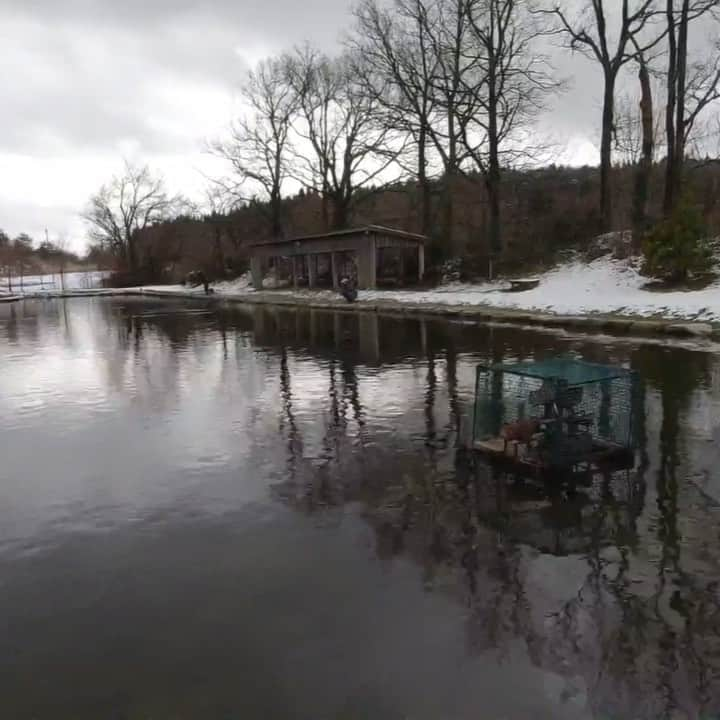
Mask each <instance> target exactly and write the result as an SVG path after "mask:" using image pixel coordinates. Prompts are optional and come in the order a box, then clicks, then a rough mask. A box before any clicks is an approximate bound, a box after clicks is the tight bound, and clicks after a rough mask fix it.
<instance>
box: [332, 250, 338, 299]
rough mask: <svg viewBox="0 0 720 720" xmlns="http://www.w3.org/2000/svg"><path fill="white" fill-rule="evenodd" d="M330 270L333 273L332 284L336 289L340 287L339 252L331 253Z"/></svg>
mask: <svg viewBox="0 0 720 720" xmlns="http://www.w3.org/2000/svg"><path fill="white" fill-rule="evenodd" d="M330 272H331V273H332V286H333V288H334V289H335V290H337V289H338V288H339V287H340V278H339V277H338V257H337V253H334V252H331V253H330Z"/></svg>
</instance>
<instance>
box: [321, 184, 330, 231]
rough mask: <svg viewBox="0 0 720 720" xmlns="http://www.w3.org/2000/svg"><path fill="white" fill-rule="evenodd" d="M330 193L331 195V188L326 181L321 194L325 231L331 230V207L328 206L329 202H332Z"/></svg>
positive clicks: (322, 218)
mask: <svg viewBox="0 0 720 720" xmlns="http://www.w3.org/2000/svg"><path fill="white" fill-rule="evenodd" d="M329 195H330V189H329V188H328V186H327V183H324V184H323V189H322V194H321V196H320V215H321V220H322V226H323V230H324V231H325V232H327V231H328V230H330V209H329V207H328V204H329V202H330V200H329Z"/></svg>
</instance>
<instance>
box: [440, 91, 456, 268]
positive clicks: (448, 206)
mask: <svg viewBox="0 0 720 720" xmlns="http://www.w3.org/2000/svg"><path fill="white" fill-rule="evenodd" d="M447 119H448V159H447V167H446V168H445V188H444V196H443V215H444V218H443V220H444V223H443V224H444V226H445V227H444V229H445V244H446V247H447V248H448V249H449V251H450V254H451V255H455V254H456V252H457V248H456V247H455V244H454V242H453V240H454V235H455V233H454V232H453V223H454V222H455V217H454V215H455V213H454V207H453V206H454V202H453V193H454V192H455V172H456V170H457V137H456V136H455V106H454V104H453V103H452V102H450V103H449V106H448V118H447Z"/></svg>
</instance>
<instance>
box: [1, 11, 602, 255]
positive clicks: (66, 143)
mask: <svg viewBox="0 0 720 720" xmlns="http://www.w3.org/2000/svg"><path fill="white" fill-rule="evenodd" d="M350 5H351V0H304V2H303V1H300V0H265V1H264V2H262V1H261V0H204V2H197V0H0V48H1V49H0V88H1V89H2V92H1V95H0V97H2V111H0V228H4V229H6V230H8V231H9V232H11V233H13V234H15V233H19V232H20V231H23V230H25V231H28V232H30V233H31V234H34V235H35V236H37V237H40V236H41V234H42V232H43V230H44V228H45V227H47V228H48V230H49V232H50V234H51V235H67V236H69V237H70V238H71V240H72V241H73V243H74V244H75V246H76V247H81V246H82V238H83V234H84V230H83V226H82V223H81V221H80V220H79V212H80V210H81V209H82V207H83V205H84V203H85V201H86V199H87V197H88V196H89V195H90V193H91V192H93V191H94V190H95V189H96V188H97V187H98V185H99V184H100V183H101V182H103V181H104V180H106V179H107V178H108V177H109V176H110V175H112V173H113V172H115V171H116V170H118V169H119V168H120V166H121V162H122V157H123V156H128V157H130V158H133V159H137V160H140V161H142V162H148V163H149V164H150V165H152V166H153V167H155V168H158V169H160V170H161V171H162V172H164V173H165V175H166V176H167V178H168V182H169V184H170V185H171V187H172V189H173V190H178V191H183V192H186V193H189V194H193V193H195V194H198V193H199V192H200V191H201V188H202V185H203V182H204V181H203V179H202V174H201V173H200V172H199V171H202V172H205V173H209V174H211V173H212V172H213V170H216V169H217V165H216V163H217V161H216V160H214V159H212V158H210V157H209V156H208V155H207V154H206V153H205V152H204V146H205V141H206V140H207V139H209V138H212V137H216V136H217V135H218V134H219V133H220V132H221V131H222V130H223V129H224V128H226V127H227V124H228V122H229V120H230V118H231V117H232V114H233V110H234V109H237V107H236V106H234V105H233V97H234V96H236V92H237V88H238V85H239V83H240V82H241V80H242V77H243V73H244V71H245V70H246V69H247V67H248V66H249V65H251V64H253V63H254V62H255V61H257V60H258V59H259V58H261V57H265V56H267V55H270V54H274V53H277V52H279V51H281V50H283V49H285V48H288V47H290V46H292V45H294V44H299V43H302V42H304V41H306V40H309V41H311V42H313V43H315V44H317V45H319V46H321V47H323V48H325V49H328V50H332V48H333V47H334V46H335V45H336V44H337V42H338V39H339V37H340V34H341V33H342V32H343V31H344V30H346V29H347V28H348V27H349V24H350V20H351V18H350V13H349V8H350ZM553 55H554V57H555V61H556V65H557V66H558V71H559V73H560V74H563V75H570V76H572V79H573V81H572V88H571V90H570V91H569V92H568V93H567V94H565V95H564V96H562V97H559V98H557V99H555V100H554V101H553V103H552V106H551V107H550V108H549V110H548V112H547V113H546V115H545V116H544V118H543V121H542V126H543V130H545V131H547V132H549V133H551V134H553V135H554V136H555V138H556V139H557V140H559V141H561V142H562V143H564V144H566V145H567V146H568V149H567V151H566V152H565V155H564V159H565V160H567V159H573V160H576V161H595V160H596V150H595V149H594V147H593V142H594V140H595V137H596V128H597V125H598V118H599V108H600V94H601V93H600V84H599V81H600V78H599V74H598V72H597V71H596V69H595V68H594V67H593V65H592V64H591V63H589V62H588V61H586V60H584V59H582V58H579V57H572V56H570V55H569V54H568V53H566V52H564V51H563V52H561V51H553Z"/></svg>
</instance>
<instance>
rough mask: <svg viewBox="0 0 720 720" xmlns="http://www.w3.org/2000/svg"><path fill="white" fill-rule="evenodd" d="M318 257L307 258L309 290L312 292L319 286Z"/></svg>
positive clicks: (310, 256)
mask: <svg viewBox="0 0 720 720" xmlns="http://www.w3.org/2000/svg"><path fill="white" fill-rule="evenodd" d="M317 261H318V256H317V255H308V256H307V266H308V267H307V273H308V288H310V289H311V290H312V288H314V287H315V286H316V285H317Z"/></svg>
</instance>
